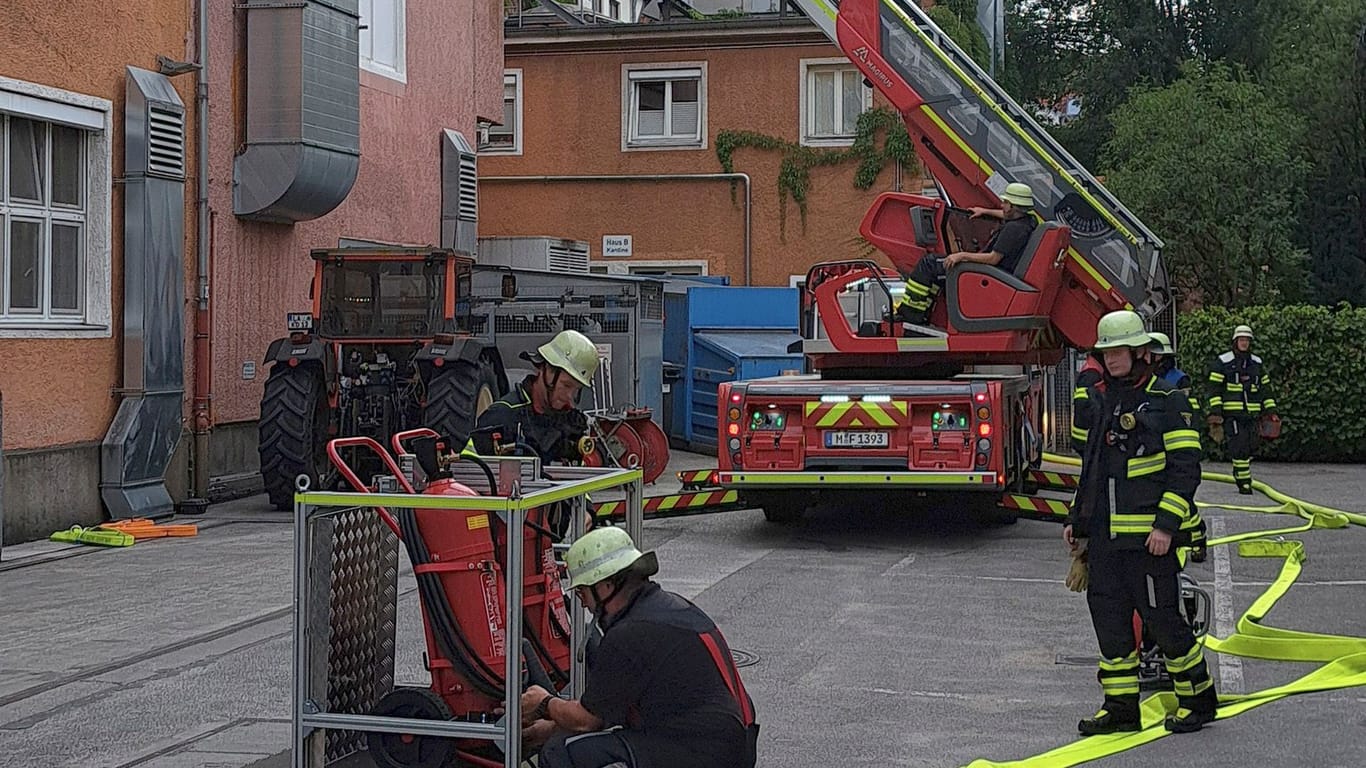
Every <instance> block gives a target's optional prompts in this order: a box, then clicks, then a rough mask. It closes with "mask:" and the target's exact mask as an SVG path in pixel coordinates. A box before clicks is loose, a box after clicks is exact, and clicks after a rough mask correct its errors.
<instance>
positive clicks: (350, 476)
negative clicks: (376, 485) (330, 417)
mask: <svg viewBox="0 0 1366 768" xmlns="http://www.w3.org/2000/svg"><path fill="white" fill-rule="evenodd" d="M351 447H356V448H369V449H370V450H371V451H373V452H374V453H375V455H377V456H379V457H380V458H381V459H383V460H384V464H385V466H387V467H388V468H389V471H390V472H392V473H394V477H395V478H397V479H398V482H399V483H400V484H401V485H402V486H403V491H404V492H405V493H416V491H414V490H413V486H412V485H409V483H408V478H406V477H404V476H403V471H402V470H400V469H399V468H398V464H397V463H395V462H394V459H393V457H392V456H390V455H389V452H388V451H386V450H384V446H382V445H380V444H379V443H378V442H376V441H375V439H374V438H371V437H363V436H362V437H339V438H337V439H336V440H330V441H328V443H327V458H328V459H330V460H331V461H332V465H333V466H335V467H336V468H337V470H338V471H339V472H341V473H342V477H345V478H346V482H348V483H350V484H351V487H352V488H355V489H356V490H357V491H359V492H360V493H370V492H371V491H370V488H369V486H367V485H366V484H365V483H363V482H361V479H360V478H359V477H357V476H356V473H355V471H353V470H352V469H351V467H349V466H348V465H347V464H346V462H345V461H343V460H342V457H341V455H340V454H339V453H337V449H338V448H351ZM375 511H376V512H378V513H379V516H380V518H382V519H383V520H384V524H385V525H387V526H389V529H390V530H392V531H393V532H394V534H395V535H397V536H399V538H402V537H403V535H402V534H401V533H399V529H398V522H397V521H395V520H394V518H393V516H392V515H390V514H389V510H387V509H385V508H384V507H375Z"/></svg>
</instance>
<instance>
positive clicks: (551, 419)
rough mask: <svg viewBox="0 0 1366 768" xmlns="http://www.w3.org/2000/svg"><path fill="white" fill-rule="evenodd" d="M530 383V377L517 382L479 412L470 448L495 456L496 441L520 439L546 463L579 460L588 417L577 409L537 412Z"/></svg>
mask: <svg viewBox="0 0 1366 768" xmlns="http://www.w3.org/2000/svg"><path fill="white" fill-rule="evenodd" d="M531 382H532V379H531V377H528V378H527V380H525V381H522V382H520V383H518V384H517V386H516V387H514V388H513V390H512V391H511V392H509V393H507V394H506V395H504V396H503V397H502V398H501V399H499V400H497V401H496V402H494V403H493V404H492V405H490V406H489V407H488V409H487V410H485V411H484V412H483V413H482V414H480V415H479V423H478V426H477V427H476V429H475V431H474V434H472V435H470V442H471V443H472V446H470V447H473V448H474V450H475V451H476V452H477V453H480V454H482V455H485V456H492V455H494V453H495V448H494V443H495V442H497V443H498V444H499V445H507V444H511V443H514V442H520V443H522V444H523V445H525V446H527V447H530V448H531V449H533V450H534V451H535V452H536V455H537V456H539V457H540V459H541V462H542V463H543V464H549V463H551V462H553V461H557V460H559V461H577V460H579V458H581V457H580V454H579V449H578V441H579V439H580V438H582V437H584V436H586V435H587V434H588V419H587V417H586V416H584V414H583V412H582V411H579V410H577V409H571V410H569V411H564V412H555V413H537V412H536V409H535V408H533V407H532V405H531V393H530V392H529V391H528V387H530V386H531ZM495 435H496V436H497V440H496V441H495V439H494V438H495Z"/></svg>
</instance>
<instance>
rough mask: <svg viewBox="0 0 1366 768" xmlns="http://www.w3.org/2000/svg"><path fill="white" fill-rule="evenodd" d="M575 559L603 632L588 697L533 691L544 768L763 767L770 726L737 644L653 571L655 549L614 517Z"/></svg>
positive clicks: (529, 712) (527, 715)
mask: <svg viewBox="0 0 1366 768" xmlns="http://www.w3.org/2000/svg"><path fill="white" fill-rule="evenodd" d="M564 562H565V566H566V567H567V568H568V571H569V579H570V586H571V587H572V588H573V589H575V590H576V591H577V592H578V594H579V598H580V599H581V600H582V601H583V603H584V605H585V606H587V607H588V608H589V609H590V610H592V611H593V613H594V615H595V617H596V618H597V623H598V625H599V627H600V628H601V629H602V632H603V636H602V641H601V644H600V645H599V646H598V649H597V651H596V652H595V653H594V655H593V658H592V659H591V660H590V664H589V666H588V679H587V683H586V685H585V687H584V693H583V698H582V699H581V700H577V701H575V700H568V699H562V698H559V697H557V696H555V695H554V694H552V693H551V692H549V691H547V690H545V689H544V688H541V687H539V686H534V685H533V686H531V687H529V688H528V689H527V691H526V693H524V694H522V712H523V717H522V719H523V722H524V724H526V726H527V729H526V740H527V742H528V743H529V744H532V745H535V744H538V743H543V744H544V746H542V747H541V749H540V761H539V763H538V765H539V766H540V768H606V767H607V766H612V767H613V768H753V766H754V764H755V757H756V755H755V743H756V740H757V737H758V732H759V726H758V725H757V723H756V722H755V719H754V702H753V701H752V700H751V699H750V697H749V694H748V693H746V692H745V685H744V682H743V681H742V680H741V679H740V673H739V671H738V670H737V669H736V668H735V662H734V661H733V659H732V657H731V652H730V648H729V647H728V646H727V645H726V640H725V638H724V637H722V636H721V631H720V630H719V629H717V628H716V624H715V623H714V622H713V621H712V620H711V619H710V618H708V617H707V615H706V614H705V613H703V612H702V610H701V609H700V608H698V607H697V606H695V605H693V604H692V603H691V602H689V601H688V600H686V599H685V598H683V597H680V596H678V595H675V594H673V593H672V592H665V591H664V590H663V589H661V588H660V586H659V585H658V584H656V583H654V582H652V581H650V577H651V576H653V575H654V574H655V573H657V572H658V571H659V561H658V558H656V556H655V554H654V553H653V552H646V553H642V552H640V550H638V549H636V547H635V544H633V543H632V542H631V537H630V536H628V535H627V534H626V532H625V531H623V530H622V529H620V528H614V527H605V528H596V529H594V530H592V531H589V532H588V533H586V534H584V535H583V536H582V537H580V538H579V540H578V541H576V542H574V545H573V546H571V547H570V548H569V551H568V552H566V553H565V556H564Z"/></svg>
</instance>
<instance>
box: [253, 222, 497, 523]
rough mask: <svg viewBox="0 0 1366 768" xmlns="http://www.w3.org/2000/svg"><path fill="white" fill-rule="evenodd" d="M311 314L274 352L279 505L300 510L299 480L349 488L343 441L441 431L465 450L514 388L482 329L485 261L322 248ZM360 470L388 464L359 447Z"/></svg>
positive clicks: (269, 404) (263, 436)
mask: <svg viewBox="0 0 1366 768" xmlns="http://www.w3.org/2000/svg"><path fill="white" fill-rule="evenodd" d="M311 255H312V257H313V261H314V264H315V271H314V276H313V283H312V286H311V288H310V291H309V295H310V298H311V299H312V300H313V311H312V312H311V313H290V314H289V315H288V316H287V317H286V326H287V328H288V331H289V336H288V337H286V338H281V339H276V340H275V341H273V342H272V343H271V345H270V348H269V350H268V351H267V352H266V357H265V361H266V363H267V364H268V365H269V366H270V375H269V378H267V379H266V384H265V391H264V392H263V394H262V396H261V418H260V423H259V430H260V440H259V445H258V450H259V452H260V458H261V477H262V480H263V481H264V483H265V488H266V492H267V493H268V494H269V495H270V501H271V504H273V505H274V506H275V507H276V508H278V509H282V510H283V509H289V508H291V507H292V505H293V500H294V491H295V480H296V478H298V477H299V476H300V475H306V476H307V477H308V479H309V482H310V486H311V487H313V488H329V487H334V486H336V485H337V481H338V478H337V475H336V471H335V469H334V468H332V466H331V465H330V464H329V462H328V459H327V452H326V446H327V442H328V441H329V440H331V439H334V438H344V437H370V438H373V439H374V440H376V441H377V442H379V443H380V444H387V443H388V441H389V439H390V438H391V437H392V436H393V435H394V434H396V433H398V432H402V431H404V430H409V429H414V428H417V427H429V428H431V429H433V430H435V431H436V432H438V433H440V434H441V435H442V436H443V437H445V438H446V439H447V440H449V441H450V443H451V444H452V445H463V444H464V442H465V440H466V439H467V437H468V435H469V433H470V431H471V430H472V429H473V427H474V423H475V419H476V418H477V417H478V415H479V414H480V413H482V412H483V410H484V409H485V408H487V407H488V406H489V405H490V404H491V403H492V402H493V401H494V400H495V399H496V398H497V397H498V396H499V395H500V394H501V393H503V392H506V391H507V389H508V382H507V375H506V373H505V372H504V369H503V363H502V359H501V358H500V357H499V355H498V351H497V349H495V348H494V347H493V346H492V345H491V344H490V343H489V342H488V340H487V339H482V338H478V337H475V336H473V335H472V334H471V333H470V308H471V303H470V296H469V293H470V274H471V269H472V265H473V261H472V260H471V259H469V258H466V257H464V256H460V255H458V254H457V253H456V252H454V251H451V250H439V249H407V248H384V249H354V248H345V249H336V250H315V251H313V252H312V254H311ZM351 461H352V466H355V467H357V470H358V472H360V473H361V474H362V475H363V476H365V477H368V476H369V475H368V474H367V473H372V472H375V471H382V468H381V467H379V466H377V465H376V464H375V459H374V457H373V455H367V453H366V452H358V453H356V454H355V455H354V456H353V457H352V458H351Z"/></svg>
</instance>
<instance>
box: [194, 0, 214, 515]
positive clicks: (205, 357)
mask: <svg viewBox="0 0 1366 768" xmlns="http://www.w3.org/2000/svg"><path fill="white" fill-rule="evenodd" d="M195 6H196V7H195V11H196V14H197V16H198V18H197V19H196V21H197V22H198V26H199V29H198V35H199V71H198V73H197V79H196V82H195V117H196V122H197V123H198V126H197V133H198V136H197V137H196V144H197V145H198V146H197V147H196V148H195V161H196V165H197V166H198V168H197V170H196V176H197V184H196V186H197V187H198V194H197V198H196V201H195V205H196V208H197V211H196V212H197V214H198V224H197V226H196V233H195V234H196V237H195V251H196V256H197V260H198V264H199V270H198V271H199V275H198V283H197V287H196V294H197V296H196V298H197V307H196V311H195V318H194V401H193V406H192V407H193V414H192V423H193V430H194V478H193V480H194V489H193V497H194V499H195V504H194V506H197V507H199V508H200V509H203V507H204V506H206V505H207V504H208V500H209V433H210V432H211V431H212V429H213V412H212V410H211V404H212V402H213V376H212V372H211V369H212V365H213V342H212V336H211V334H212V331H213V313H212V311H211V308H210V304H209V270H210V269H211V268H212V267H211V265H212V256H211V254H212V250H213V225H212V214H211V212H210V211H209V3H208V0H196V3H195Z"/></svg>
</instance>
